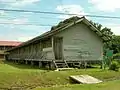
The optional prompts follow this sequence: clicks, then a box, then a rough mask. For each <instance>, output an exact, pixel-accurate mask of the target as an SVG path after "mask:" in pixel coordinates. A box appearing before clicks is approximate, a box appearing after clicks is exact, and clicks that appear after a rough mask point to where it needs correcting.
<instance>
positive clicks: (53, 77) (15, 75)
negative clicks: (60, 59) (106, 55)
mask: <svg viewBox="0 0 120 90" xmlns="http://www.w3.org/2000/svg"><path fill="white" fill-rule="evenodd" d="M81 74H88V75H91V76H94V77H96V78H99V79H101V80H103V81H110V80H114V79H120V72H115V71H109V70H105V71H103V70H101V69H87V70H85V69H75V70H69V71H58V72H57V71H49V70H41V69H38V68H36V67H32V66H30V65H19V64H13V63H10V62H6V63H5V64H0V88H4V89H5V88H6V89H10V88H17V90H19V89H18V88H23V90H25V89H27V88H29V89H30V88H31V89H33V88H36V87H51V86H56V85H57V86H59V85H70V84H71V83H70V81H69V76H70V75H81ZM75 86H76V87H78V86H79V85H78V86H77V85H75ZM71 87H73V88H74V86H71ZM0 90H1V89H0ZM50 90H51V89H50ZM63 90H64V89H63ZM92 90H93V89H92ZM94 90H95V89H94Z"/></svg>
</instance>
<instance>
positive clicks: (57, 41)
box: [53, 37, 63, 60]
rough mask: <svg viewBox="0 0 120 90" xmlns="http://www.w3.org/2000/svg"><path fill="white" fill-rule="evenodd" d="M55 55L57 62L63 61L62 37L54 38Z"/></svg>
mask: <svg viewBox="0 0 120 90" xmlns="http://www.w3.org/2000/svg"><path fill="white" fill-rule="evenodd" d="M53 47H54V55H55V59H56V60H62V59H63V38H62V37H54V44H53Z"/></svg>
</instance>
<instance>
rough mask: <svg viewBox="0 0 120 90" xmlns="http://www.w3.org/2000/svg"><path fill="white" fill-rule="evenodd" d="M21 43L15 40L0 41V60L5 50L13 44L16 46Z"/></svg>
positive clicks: (2, 58) (3, 56)
mask: <svg viewBox="0 0 120 90" xmlns="http://www.w3.org/2000/svg"><path fill="white" fill-rule="evenodd" d="M19 44H21V42H15V41H0V60H4V58H5V55H6V54H8V53H5V51H7V50H9V49H12V48H13V47H15V46H18V45H19Z"/></svg>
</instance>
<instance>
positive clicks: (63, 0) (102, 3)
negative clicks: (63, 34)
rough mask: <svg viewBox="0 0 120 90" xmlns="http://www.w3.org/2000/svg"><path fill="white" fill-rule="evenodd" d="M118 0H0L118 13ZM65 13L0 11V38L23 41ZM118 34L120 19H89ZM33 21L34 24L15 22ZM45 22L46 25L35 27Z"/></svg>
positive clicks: (0, 3)
mask: <svg viewBox="0 0 120 90" xmlns="http://www.w3.org/2000/svg"><path fill="white" fill-rule="evenodd" d="M119 4H120V0H0V8H5V9H24V10H37V11H50V12H60V13H69V14H81V15H85V14H90V15H107V16H120V5H119ZM68 17H70V16H68V15H50V14H35V13H22V12H6V11H0V23H13V25H12V24H10V25H8V24H5V25H2V24H0V40H15V41H16V40H18V41H26V40H29V39H31V38H33V37H36V36H38V35H40V34H42V33H44V32H46V31H48V30H50V28H51V26H52V25H56V24H57V23H59V21H61V20H63V19H65V18H68ZM87 18H88V19H90V20H93V21H95V22H98V23H100V24H102V25H103V26H107V27H108V28H111V30H112V31H113V32H114V34H116V35H120V19H103V18H91V17H87ZM14 24H33V25H14ZM36 24H44V25H48V26H36Z"/></svg>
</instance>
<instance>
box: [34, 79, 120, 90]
mask: <svg viewBox="0 0 120 90" xmlns="http://www.w3.org/2000/svg"><path fill="white" fill-rule="evenodd" d="M33 90H120V80H116V81H109V82H105V83H100V84H81V85H80V84H76V85H66V86H55V87H49V88H36V89H33Z"/></svg>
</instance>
